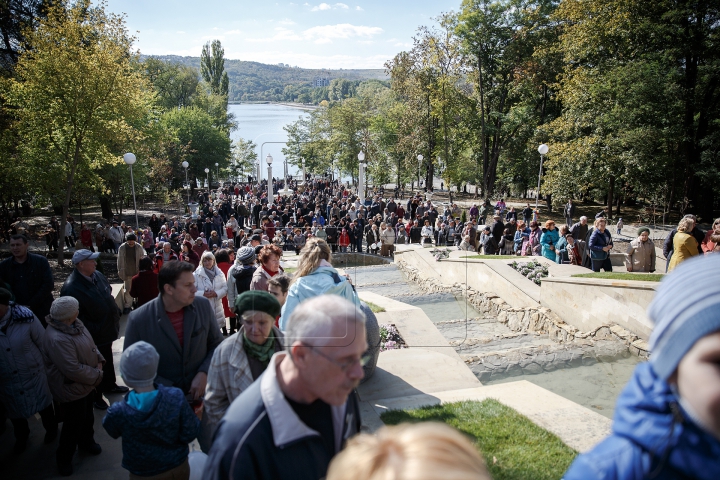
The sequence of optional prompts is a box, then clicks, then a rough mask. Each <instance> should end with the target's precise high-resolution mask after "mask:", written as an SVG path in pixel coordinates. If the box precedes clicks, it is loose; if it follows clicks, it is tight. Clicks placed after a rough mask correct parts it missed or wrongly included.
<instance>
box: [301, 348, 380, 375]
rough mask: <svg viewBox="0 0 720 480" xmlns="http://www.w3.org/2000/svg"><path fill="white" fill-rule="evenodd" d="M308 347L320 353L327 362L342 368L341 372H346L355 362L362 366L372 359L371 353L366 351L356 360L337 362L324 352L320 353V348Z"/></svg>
mask: <svg viewBox="0 0 720 480" xmlns="http://www.w3.org/2000/svg"><path fill="white" fill-rule="evenodd" d="M310 349H311V350H312V351H313V352H315V353H317V354H318V355H320V356H321V357H323V358H324V359H325V360H327V361H328V362H330V363H332V364H334V365H337V366H338V367H340V370H342V371H343V373H347V371H348V369H349V368H350V367H353V366H355V364H356V363H359V364H360V366H361V367H364V366H365V365H367V364H368V363H370V360H371V359H372V354H371V353H370V352H367V353H365V354H363V356H362V357H360V358H358V359H356V360H348V361H346V362H338V361H337V360H335V359H334V358H331V357H328V356H327V355H325V354H324V353H322V352H321V351H320V350H318V349H317V348H316V347H310Z"/></svg>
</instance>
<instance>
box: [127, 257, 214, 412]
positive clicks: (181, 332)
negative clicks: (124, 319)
mask: <svg viewBox="0 0 720 480" xmlns="http://www.w3.org/2000/svg"><path fill="white" fill-rule="evenodd" d="M194 270H195V269H194V267H193V266H192V264H190V263H187V262H179V261H178V262H167V263H166V264H164V265H163V266H162V268H161V269H160V272H159V273H158V289H159V290H160V295H159V296H158V297H157V298H156V299H154V300H151V301H150V302H148V303H146V304H145V305H143V306H142V307H140V308H138V309H137V310H134V311H133V312H132V313H131V314H130V316H129V317H128V323H127V327H126V328H125V345H124V347H123V348H124V349H125V348H127V347H129V346H130V345H132V344H133V343H135V342H139V341H140V340H143V341H145V342H147V343H149V344H151V345H152V346H153V347H155V350H157V352H158V354H160V364H159V365H158V369H157V378H156V381H157V382H158V383H160V384H162V385H165V386H173V387H177V388H179V389H181V390H182V391H183V392H185V393H189V394H190V395H191V396H192V398H193V399H195V400H197V399H199V398H201V397H202V396H203V395H204V394H205V386H206V384H207V371H208V368H210V361H211V360H212V356H213V353H214V352H215V348H216V347H217V346H218V345H220V343H221V342H222V341H223V337H222V334H221V333H220V328H219V327H218V324H217V322H216V321H215V315H214V314H213V310H212V306H211V305H210V302H208V300H207V299H206V298H204V297H196V296H195V291H196V288H195V277H194V276H193V271H194Z"/></svg>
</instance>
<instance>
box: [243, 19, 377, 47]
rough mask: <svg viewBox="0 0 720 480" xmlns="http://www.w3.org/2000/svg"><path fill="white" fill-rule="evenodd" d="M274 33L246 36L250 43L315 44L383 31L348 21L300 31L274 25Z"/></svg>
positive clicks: (366, 37) (365, 36)
mask: <svg viewBox="0 0 720 480" xmlns="http://www.w3.org/2000/svg"><path fill="white" fill-rule="evenodd" d="M275 32H276V33H275V35H273V36H272V37H263V38H246V39H245V40H246V41H248V42H251V43H267V42H275V41H282V40H293V41H297V40H309V41H312V42H314V43H316V44H320V45H321V44H327V43H332V42H333V40H346V39H350V38H356V37H360V38H365V39H368V40H370V39H372V37H374V36H375V35H380V34H381V33H383V29H382V28H380V27H368V26H364V25H351V24H349V23H340V24H337V25H322V26H317V27H312V28H308V29H307V30H303V31H302V32H300V33H296V32H295V31H294V30H292V29H289V28H285V27H276V28H275Z"/></svg>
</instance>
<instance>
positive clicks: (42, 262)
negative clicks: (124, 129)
mask: <svg viewBox="0 0 720 480" xmlns="http://www.w3.org/2000/svg"><path fill="white" fill-rule="evenodd" d="M199 204H200V211H199V213H198V216H197V218H193V217H187V218H182V219H179V218H169V219H168V218H165V217H164V216H162V215H157V216H156V215H153V216H152V218H151V219H150V220H149V222H148V225H147V227H146V228H142V229H137V228H134V227H132V226H126V225H124V224H123V223H122V222H117V221H115V222H111V223H112V224H113V227H110V230H113V229H115V230H116V231H118V232H119V234H118V235H116V236H114V237H111V238H113V240H112V248H111V246H110V243H109V242H107V239H106V238H104V237H103V238H100V237H96V244H95V246H96V247H97V250H106V251H107V250H110V251H113V252H115V253H116V254H117V259H116V261H117V267H118V276H119V277H120V280H121V281H122V282H123V288H122V291H121V294H120V295H119V296H118V300H117V302H119V303H120V307H118V303H117V302H116V298H115V297H113V295H112V288H111V286H110V284H109V282H108V280H107V278H106V277H105V276H104V275H103V274H102V273H101V272H100V271H98V268H97V267H98V263H97V258H98V256H99V255H100V252H96V251H94V250H95V249H94V248H93V245H92V242H91V244H90V245H87V246H85V245H82V246H83V247H89V248H79V247H80V245H77V246H76V247H75V248H74V252H73V255H72V263H73V267H74V268H73V271H72V273H71V274H70V275H69V276H68V278H67V280H66V281H65V282H64V285H63V287H62V289H61V291H60V296H59V297H58V298H55V299H54V298H53V294H52V291H53V279H52V272H51V271H50V267H49V264H48V262H47V259H46V258H45V257H44V256H41V255H36V254H33V253H30V252H28V240H27V237H26V236H25V235H23V234H16V235H14V236H12V237H11V242H10V248H11V253H12V257H11V258H9V259H7V260H5V261H3V262H2V263H0V276H1V279H0V282H1V283H0V346H2V347H3V348H2V352H0V381H1V383H0V408H1V409H2V410H1V412H0V413H2V418H0V428H3V429H4V426H5V421H4V418H6V417H7V418H9V419H10V420H11V423H12V425H13V430H14V434H15V439H16V442H15V451H16V452H17V453H18V454H19V453H22V452H23V451H24V450H25V449H26V448H27V444H28V441H29V438H30V429H29V426H28V422H27V418H29V417H30V416H32V415H34V414H36V413H37V414H39V415H40V418H41V420H42V424H43V426H44V428H45V432H46V433H45V437H44V441H45V442H46V443H52V442H54V441H56V438H57V437H58V435H59V437H60V438H59V441H58V447H57V450H56V457H55V460H56V463H57V468H58V472H59V473H60V474H61V475H65V476H67V475H72V473H73V471H74V467H73V459H74V457H75V452H76V450H78V449H80V450H82V451H84V452H86V453H88V454H91V455H98V454H101V453H102V448H101V446H100V445H99V444H98V443H97V442H96V441H95V438H94V414H93V410H107V413H106V414H105V416H104V418H103V422H102V423H103V428H104V429H105V430H106V431H107V432H108V434H109V435H110V436H111V437H112V438H122V450H123V461H122V466H123V468H125V469H127V470H128V472H129V475H130V478H156V479H161V478H162V479H165V478H183V479H185V478H189V476H190V464H189V461H188V453H189V449H188V443H189V442H191V441H192V440H194V439H197V440H198V443H199V444H200V447H201V449H202V451H203V452H205V453H206V454H207V459H206V461H205V463H204V465H203V466H202V467H201V468H202V472H203V473H202V478H234V479H235V478H237V479H240V478H267V479H283V478H288V479H291V478H292V479H304V478H308V479H318V478H323V477H327V478H328V479H330V480H332V479H338V480H339V479H351V478H352V479H356V480H357V479H366V478H367V479H370V478H379V476H382V478H401V477H400V474H399V472H400V471H403V472H404V473H403V475H405V477H402V478H428V479H429V478H437V475H436V473H437V472H441V471H442V472H447V471H449V470H452V471H453V472H457V475H456V476H455V477H453V478H490V477H489V475H488V473H487V470H486V468H485V465H484V462H483V460H482V458H481V456H480V454H479V453H478V451H477V449H476V448H475V447H474V446H473V445H472V444H471V443H470V441H469V440H468V439H467V438H466V437H464V436H462V435H461V434H459V433H458V432H456V431H454V430H453V429H451V428H449V427H446V426H444V425H439V424H426V425H422V426H402V427H394V428H388V429H383V430H381V431H380V432H378V434H377V436H369V435H365V434H360V407H359V402H358V398H357V396H356V394H355V393H354V390H355V388H356V387H357V386H358V384H359V383H360V381H361V380H362V379H363V378H364V376H365V367H366V366H368V364H371V363H372V362H373V354H374V353H373V352H376V351H377V350H376V348H377V345H373V344H372V342H373V340H371V339H370V337H369V335H368V332H367V330H366V326H365V325H366V319H367V318H368V317H369V316H370V315H372V313H371V312H370V310H369V308H368V306H367V305H365V304H363V303H362V302H361V301H360V300H359V298H358V296H357V293H356V291H355V287H354V286H353V285H352V281H351V280H350V278H349V277H346V276H343V275H341V274H340V273H339V272H338V271H337V270H336V269H335V268H333V266H332V259H333V255H334V254H337V253H338V252H339V253H343V252H347V251H363V250H365V252H367V253H371V254H378V255H392V253H393V246H394V245H395V244H398V243H404V242H408V243H432V244H435V245H443V244H444V245H456V246H458V247H460V248H464V249H476V250H477V251H484V252H485V253H486V254H493V253H499V252H505V253H512V254H519V255H542V256H544V257H546V258H548V259H550V260H553V261H558V262H559V263H566V262H567V263H574V264H586V265H587V262H586V260H587V261H588V262H589V264H590V266H591V267H592V268H593V269H594V270H595V269H596V268H597V269H598V270H599V269H600V268H605V269H611V265H609V263H610V262H609V259H608V257H609V255H608V253H609V251H610V250H611V248H612V236H611V234H610V232H609V231H608V229H607V220H606V219H605V217H604V216H603V215H600V214H599V215H598V217H597V218H596V219H595V222H594V226H593V227H589V226H588V222H587V219H586V218H585V217H581V218H580V219H579V221H578V222H577V223H572V220H573V217H572V215H573V213H574V209H573V208H569V209H568V208H566V213H569V215H566V221H567V225H563V226H561V227H560V228H557V227H556V226H555V224H554V222H552V221H547V222H545V223H544V228H540V227H539V224H538V218H537V212H536V211H534V210H533V209H531V208H530V207H529V205H528V206H527V207H526V208H525V209H523V210H521V211H520V212H515V209H514V208H512V207H510V208H507V206H506V205H505V202H503V201H501V202H499V203H498V204H497V205H495V207H494V208H493V207H491V206H490V205H489V203H488V202H485V203H483V204H482V205H481V206H480V207H477V206H476V205H473V207H472V208H471V209H470V211H469V212H468V213H469V219H468V220H467V221H462V220H461V219H462V218H463V215H462V212H461V211H460V209H459V208H458V207H457V206H455V205H452V204H449V205H445V206H443V208H442V209H441V210H442V211H438V210H437V209H436V207H435V206H434V205H433V203H432V201H431V195H428V196H425V197H424V198H423V197H422V196H420V195H416V196H414V197H411V198H410V199H409V200H408V201H407V202H404V201H403V202H396V201H395V200H394V199H388V200H387V201H385V200H384V199H383V198H382V194H381V192H376V193H375V194H374V195H373V196H372V198H371V199H368V201H367V205H366V204H365V202H360V201H359V199H358V198H357V197H355V196H354V195H353V194H352V193H351V192H349V191H348V190H346V189H345V188H344V187H343V186H342V185H341V184H338V183H334V182H330V181H327V180H322V179H318V180H315V181H313V182H311V183H309V184H308V185H307V187H306V188H304V189H302V191H297V192H296V193H294V194H292V195H291V196H283V197H280V196H279V197H275V198H271V199H268V198H267V197H266V195H265V194H264V192H262V190H258V189H257V188H256V187H255V188H254V187H252V186H251V185H247V186H240V185H237V186H233V187H225V188H221V189H219V190H218V191H216V192H212V194H210V195H205V196H203V197H202V198H200V199H199ZM570 205H571V204H570ZM601 213H602V212H601ZM518 215H520V216H521V217H522V219H521V220H519V219H518ZM489 217H492V223H491V224H490V225H487V226H483V227H482V229H481V230H480V229H479V228H478V224H480V225H484V223H485V220H487V219H488V218H489ZM503 219H505V222H504V221H503ZM696 229H697V226H696V224H695V221H694V219H693V218H690V217H689V216H688V217H685V218H683V219H682V220H681V222H680V224H679V226H678V229H677V231H676V232H673V233H672V238H671V239H670V240H669V245H671V246H672V248H671V249H670V252H669V253H668V255H666V257H667V258H668V269H669V270H677V273H675V272H673V274H672V275H671V276H670V277H669V278H670V279H671V280H670V281H668V282H663V285H662V287H661V290H662V292H663V295H662V298H661V296H660V292H659V293H658V298H657V299H656V301H655V302H654V305H653V306H651V318H652V319H653V321H655V322H656V324H657V325H658V327H657V328H656V330H655V332H654V333H653V339H652V340H651V343H652V346H653V349H654V353H653V357H652V359H651V362H650V364H648V365H641V366H640V367H638V370H637V371H636V374H635V377H634V378H635V380H634V382H635V383H634V384H633V385H630V386H628V388H627V389H626V393H624V394H623V395H624V396H621V402H625V403H626V404H627V405H629V407H628V408H630V409H634V410H633V412H637V411H640V412H641V413H642V412H644V411H645V410H644V409H646V408H650V409H654V410H653V412H654V413H653V416H652V417H648V418H649V419H650V420H648V421H652V422H656V423H657V425H658V428H660V426H662V425H665V426H666V427H668V426H669V425H672V428H674V429H677V435H676V436H675V437H673V435H671V437H672V438H670V439H669V440H668V441H667V442H665V443H662V442H659V443H658V442H655V443H652V442H651V443H652V445H650V443H648V442H645V438H644V437H643V438H636V437H629V438H623V439H622V440H620V439H618V438H615V437H611V439H610V440H608V441H606V442H604V443H603V444H601V446H599V447H598V448H597V449H596V451H593V452H590V453H588V454H586V455H583V456H581V457H579V459H578V460H577V461H576V463H575V464H574V465H573V467H572V468H571V470H570V471H569V472H568V478H595V477H597V478H604V477H602V473H603V472H605V471H608V470H609V469H613V468H619V467H618V465H620V467H622V468H623V469H627V470H628V471H629V470H632V469H638V468H640V469H643V471H648V472H649V471H652V470H653V469H660V470H663V469H665V470H666V473H667V472H669V476H667V475H666V477H658V478H673V474H674V473H676V472H681V473H682V474H683V475H685V474H686V473H688V472H692V473H696V469H697V467H698V465H700V462H711V460H707V459H708V458H714V460H712V461H714V462H717V458H720V457H718V455H717V453H720V450H719V449H720V442H718V440H717V439H718V434H717V424H718V423H719V422H720V420H719V419H718V416H717V409H714V407H713V405H715V403H713V398H716V399H717V398H720V397H718V396H717V395H718V393H717V392H720V389H715V390H712V389H711V390H707V389H706V390H703V389H702V388H698V387H699V386H700V385H709V384H713V385H716V386H717V385H719V384H720V379H718V378H712V377H713V375H715V377H717V372H715V373H714V374H713V373H712V372H711V371H710V370H708V369H707V368H706V366H705V364H708V363H712V362H713V361H714V360H712V359H713V358H716V357H717V355H718V348H717V345H718V343H717V341H716V340H717V339H716V338H715V337H717V336H718V335H720V323H718V318H719V317H718V316H717V315H716V314H715V313H714V310H712V309H716V308H717V306H720V292H718V291H717V289H716V288H715V287H714V286H712V285H714V283H713V282H710V281H708V282H703V288H697V289H695V290H696V291H698V292H699V293H697V295H695V296H692V298H691V297H689V296H684V294H682V293H680V292H681V291H682V289H683V288H688V282H690V281H692V282H695V278H696V277H697V276H698V275H699V276H702V275H705V274H706V273H707V275H711V273H710V271H712V274H713V275H714V271H715V270H713V269H716V268H717V267H718V265H717V263H718V261H720V255H712V256H711V258H710V261H708V262H704V263H703V262H700V263H698V261H693V262H694V263H693V266H691V265H687V266H686V265H683V263H684V262H685V261H686V260H687V259H688V258H690V257H692V256H696V255H699V254H700V252H708V253H709V252H713V251H716V250H718V240H719V238H718V234H720V219H719V220H717V221H715V222H714V224H713V230H712V231H711V232H708V233H707V234H705V233H703V232H698V231H696ZM478 231H479V232H480V233H479V234H478ZM518 233H519V238H518ZM496 235H497V237H496ZM699 237H701V238H699ZM115 238H117V239H118V240H115ZM290 239H291V240H290ZM98 240H100V242H99V243H97V241H98ZM468 246H469V247H468ZM651 246H652V248H651ZM288 250H295V251H296V252H297V253H298V254H299V258H298V265H297V269H296V271H295V272H294V273H293V274H292V276H290V275H287V274H285V273H284V271H283V268H282V267H281V258H282V256H283V253H284V251H288ZM695 252H697V253H695ZM689 263H691V262H688V264H689ZM626 266H627V268H628V271H633V272H634V271H654V270H655V267H656V265H655V255H654V245H652V242H651V241H650V240H649V231H648V230H647V229H639V230H638V237H637V238H636V239H634V240H633V241H631V242H630V246H629V247H628V252H627V256H626ZM706 271H707V272H706ZM683 272H685V273H683ZM688 275H690V276H689V277H688ZM709 278H710V277H708V279H709ZM706 284H707V285H708V286H707V287H705V285H706ZM711 284H712V285H711ZM698 295H699V296H698ZM678 296H680V297H683V298H684V300H683V302H684V303H683V302H675V301H674V299H675V298H676V297H678ZM696 297H697V298H696ZM667 299H673V306H672V308H668V307H667V306H665V304H664V303H662V302H667V301H669V300H667ZM688 302H690V303H688ZM680 304H682V305H685V304H687V305H686V307H681V306H678V305H680ZM700 307H702V308H700ZM698 309H699V310H698ZM695 310H698V311H697V312H696V311H695ZM123 314H127V315H128V318H127V324H126V328H125V338H124V346H123V354H122V357H121V361H120V365H119V371H120V375H121V377H122V380H123V383H124V384H125V385H119V384H118V382H117V380H118V379H117V378H116V374H115V371H116V369H115V366H114V364H113V354H112V353H113V352H112V344H113V342H114V341H115V340H117V339H118V337H119V332H120V319H121V316H122V315H123ZM688 322H694V323H693V325H695V326H697V325H700V326H698V327H697V328H695V327H693V329H692V331H693V332H694V333H692V335H689V334H685V333H683V332H682V331H680V329H679V326H680V325H681V324H682V325H686V326H687V325H689V323H688ZM684 331H690V330H688V329H685V330H684ZM657 352H659V353H657ZM667 352H670V353H667ZM713 355H714V356H713ZM375 358H376V357H375ZM703 369H704V370H703ZM698 372H700V373H698ZM703 372H704V373H703ZM713 382H714V383H713ZM631 383H632V382H631ZM656 395H660V396H661V397H662V402H660V400H658V399H656V398H655V397H654V396H656ZM650 397H652V401H651V402H650V404H648V402H649V400H648V398H650ZM623 399H624V400H623ZM633 402H634V403H633ZM678 405H679V406H678ZM713 409H714V410H713ZM642 414H644V413H642ZM633 415H637V413H633ZM648 415H649V414H648ZM683 415H684V416H683ZM678 419H680V420H678ZM637 421H638V420H637V418H634V419H632V422H630V423H628V424H627V428H632V425H635V424H637ZM633 422H634V423H633ZM676 422H680V423H676ZM59 423H62V429H61V430H60V429H59V428H58V424H59ZM616 423H617V422H616ZM631 423H632V424H631ZM691 437H692V438H694V439H696V441H697V442H699V443H697V442H696V445H700V447H699V448H696V450H695V454H696V458H697V460H693V461H694V462H695V463H693V462H690V463H688V464H685V463H682V462H681V463H676V462H675V463H674V459H675V457H674V456H673V455H674V453H673V452H681V453H682V454H685V453H687V452H688V450H687V449H688V448H689V447H687V446H686V445H687V441H689V440H686V438H691ZM653 438H655V437H653ZM656 444H657V445H656ZM649 445H650V446H649ZM693 448H695V447H693ZM619 449H623V450H624V451H625V452H626V453H627V458H625V457H623V458H622V459H618V455H615V456H614V457H613V456H608V454H607V452H617V451H619ZM430 451H433V452H434V455H428V453H429V452H430ZM708 464H709V463H708ZM713 465H714V464H713ZM632 471H635V470H632ZM408 472H414V473H412V475H410V476H407V475H409V474H408ZM618 478H634V477H629V476H620V477H618ZM698 478H701V476H700V477H698ZM707 478H710V477H707Z"/></svg>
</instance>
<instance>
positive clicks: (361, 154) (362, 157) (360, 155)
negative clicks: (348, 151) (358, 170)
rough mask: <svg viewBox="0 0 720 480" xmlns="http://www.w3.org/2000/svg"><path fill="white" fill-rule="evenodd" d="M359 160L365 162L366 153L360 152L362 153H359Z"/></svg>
mask: <svg viewBox="0 0 720 480" xmlns="http://www.w3.org/2000/svg"><path fill="white" fill-rule="evenodd" d="M358 160H360V161H361V162H364V161H365V152H363V151H362V150H361V151H360V153H358Z"/></svg>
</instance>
